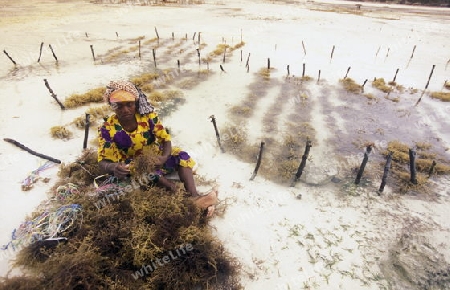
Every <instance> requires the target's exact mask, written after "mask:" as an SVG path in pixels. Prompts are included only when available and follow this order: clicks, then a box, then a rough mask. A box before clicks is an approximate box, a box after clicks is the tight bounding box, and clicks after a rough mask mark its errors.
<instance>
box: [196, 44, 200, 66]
mask: <svg viewBox="0 0 450 290" xmlns="http://www.w3.org/2000/svg"><path fill="white" fill-rule="evenodd" d="M196 50H197V56H198V65H199V66H200V49H198V48H196Z"/></svg>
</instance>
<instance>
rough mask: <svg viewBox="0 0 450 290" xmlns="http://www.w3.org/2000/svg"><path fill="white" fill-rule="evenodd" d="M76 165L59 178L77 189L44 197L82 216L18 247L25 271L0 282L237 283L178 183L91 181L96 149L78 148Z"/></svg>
mask: <svg viewBox="0 0 450 290" xmlns="http://www.w3.org/2000/svg"><path fill="white" fill-rule="evenodd" d="M76 164H77V165H73V166H68V165H66V166H63V167H62V168H61V171H60V177H61V179H60V181H59V182H58V184H65V183H67V182H76V183H74V184H73V185H72V186H76V187H77V191H76V192H77V194H71V195H67V196H66V198H65V199H52V200H51V203H52V204H53V205H55V203H56V204H57V203H64V204H67V203H70V204H78V205H79V206H80V208H82V220H81V219H77V220H75V221H73V224H72V226H71V227H70V230H67V231H64V232H62V233H60V234H59V237H60V238H64V240H65V242H60V243H56V244H53V245H52V246H46V245H49V243H53V241H50V240H42V241H35V242H34V243H31V244H29V245H28V246H26V247H24V248H23V249H22V250H20V251H19V253H18V255H17V259H16V262H15V265H14V266H15V267H20V268H22V269H23V270H24V273H26V275H24V276H20V277H4V278H3V279H1V283H0V288H2V289H180V290H181V289H242V287H241V285H240V284H239V281H238V270H239V264H238V262H237V261H236V259H235V258H233V257H232V256H230V254H229V253H228V252H227V251H226V250H225V249H224V247H223V246H222V244H221V242H220V241H219V240H218V239H217V238H216V237H214V236H213V235H212V233H211V230H210V227H208V220H207V219H206V218H205V216H204V213H203V211H202V210H201V209H199V208H198V207H197V206H196V205H195V204H194V203H193V201H192V200H191V199H190V198H188V197H186V196H185V192H184V191H183V190H178V191H177V192H175V193H169V192H167V191H166V190H164V189H160V188H157V187H152V186H149V187H145V189H142V187H141V186H139V184H136V182H135V181H126V180H125V181H117V180H116V181H114V180H113V179H107V180H110V182H103V183H101V184H99V185H98V187H94V186H93V185H92V184H93V181H94V178H95V176H96V174H97V173H96V172H95V171H94V169H95V168H96V167H98V166H97V159H96V153H95V152H93V151H87V152H85V153H84V154H83V155H82V156H81V157H80V158H79V159H78V160H77V162H76ZM79 165H82V167H79ZM139 167H142V166H140V165H139ZM141 169H142V168H141ZM83 172H84V173H85V174H84V175H83ZM83 179H85V180H83ZM77 181H79V182H77ZM88 181H89V182H88ZM58 184H57V185H58ZM57 185H55V187H56V186H57ZM47 205H48V203H47ZM51 208H53V206H52V207H50V208H49V207H47V208H46V209H45V210H47V211H48V210H50V209H51Z"/></svg>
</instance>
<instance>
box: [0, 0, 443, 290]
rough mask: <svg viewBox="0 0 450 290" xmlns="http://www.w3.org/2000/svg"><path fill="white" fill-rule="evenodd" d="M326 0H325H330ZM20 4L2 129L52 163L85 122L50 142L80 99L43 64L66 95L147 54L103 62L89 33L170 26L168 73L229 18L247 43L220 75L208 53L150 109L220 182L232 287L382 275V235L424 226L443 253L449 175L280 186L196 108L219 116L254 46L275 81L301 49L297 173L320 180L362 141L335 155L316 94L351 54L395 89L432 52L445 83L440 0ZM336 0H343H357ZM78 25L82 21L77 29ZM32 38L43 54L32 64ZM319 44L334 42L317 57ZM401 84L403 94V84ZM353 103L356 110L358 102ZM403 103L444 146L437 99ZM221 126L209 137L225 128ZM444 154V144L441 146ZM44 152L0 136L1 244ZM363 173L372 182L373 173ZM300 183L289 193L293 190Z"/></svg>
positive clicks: (222, 121)
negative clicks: (435, 2)
mask: <svg viewBox="0 0 450 290" xmlns="http://www.w3.org/2000/svg"><path fill="white" fill-rule="evenodd" d="M274 2H275V3H274ZM328 2H329V3H328V5H330V3H331V4H337V3H338V2H335V1H328ZM19 3H20V2H19ZM24 3H25V2H24ZM24 3H21V4H17V6H16V8H8V9H12V10H13V11H22V13H25V12H27V11H28V12H27V13H34V14H31V15H30V14H26V15H29V16H27V18H19V20H20V21H19V23H12V22H11V21H10V20H8V19H9V18H5V20H3V19H2V22H0V25H1V26H0V34H1V35H3V40H4V41H3V48H4V49H5V50H6V51H7V52H8V53H9V54H10V55H11V56H12V57H13V58H14V59H15V60H16V61H17V62H18V67H17V69H16V70H13V65H12V63H11V62H10V61H9V60H8V59H7V58H6V56H5V57H0V86H1V88H2V90H1V93H0V101H1V104H2V106H1V107H0V113H1V114H0V122H1V124H2V125H1V127H0V133H1V136H2V137H8V138H13V139H16V140H18V141H20V142H22V143H24V144H25V145H27V146H28V147H30V148H32V149H34V150H35V151H38V152H41V153H44V154H47V155H51V156H53V157H55V158H59V159H61V160H62V161H63V162H73V161H74V160H75V158H76V157H77V156H79V155H80V153H81V149H82V140H83V135H84V132H83V131H81V130H78V129H75V128H74V127H73V126H72V127H71V126H70V125H69V126H68V127H69V128H70V129H71V130H72V131H73V132H74V133H75V134H74V137H73V138H72V139H71V140H69V141H61V140H54V139H52V138H51V137H50V136H49V129H50V127H52V126H55V125H66V124H69V123H70V122H71V121H72V120H73V119H74V118H75V117H78V116H81V115H83V114H84V111H85V110H86V108H80V109H76V110H66V111H64V112H62V111H61V110H60V109H59V107H58V105H57V104H56V103H55V101H54V100H53V99H52V98H51V97H50V96H49V92H48V91H47V89H46V88H45V86H44V82H43V79H44V78H46V79H47V80H48V81H49V84H50V86H51V88H52V89H53V90H54V91H55V93H56V94H57V95H58V97H59V98H60V99H64V98H65V97H66V96H68V95H70V94H73V93H83V92H85V91H87V90H88V89H92V88H96V87H99V86H105V85H106V84H107V83H108V82H109V80H112V79H120V78H125V79H126V78H129V77H132V76H135V75H138V74H139V73H141V72H142V71H143V70H144V68H147V69H148V68H152V67H153V61H152V59H151V51H150V46H147V47H145V51H144V52H143V59H142V60H139V59H138V58H137V52H134V53H128V54H127V60H126V61H122V62H121V63H120V64H114V65H111V64H101V62H100V60H97V61H96V63H95V64H94V62H93V60H92V56H91V51H90V48H89V45H91V44H92V45H93V46H94V48H95V51H96V53H97V55H104V54H105V53H106V52H107V51H108V50H109V49H113V48H116V49H117V47H118V46H120V47H121V49H122V48H125V47H129V46H131V45H136V43H129V42H128V41H124V40H129V39H136V38H137V37H139V36H145V37H146V40H148V39H151V38H154V37H155V32H154V28H155V27H157V28H158V32H159V35H160V36H161V38H162V40H167V39H169V38H170V37H171V33H172V32H174V33H175V37H176V38H177V39H180V38H181V37H184V35H185V33H187V34H188V38H189V41H188V43H187V44H186V45H184V46H183V49H186V51H185V52H182V54H179V51H178V50H176V51H174V52H173V53H172V54H169V53H168V52H167V51H166V49H159V50H158V56H161V57H164V58H166V59H168V62H166V63H162V64H160V65H159V68H167V69H170V70H174V71H176V60H177V59H186V57H189V56H188V53H191V54H192V55H191V56H190V57H189V58H188V59H189V61H188V62H183V63H182V66H183V70H182V75H183V74H184V73H186V72H188V71H196V70H197V69H198V64H197V63H196V60H197V56H196V52H195V50H194V46H193V45H192V40H191V37H192V35H193V33H194V32H199V31H201V37H202V42H203V43H207V44H208V46H207V47H205V48H204V49H203V50H202V55H203V56H204V55H206V54H207V53H209V52H210V51H212V50H213V49H214V48H215V46H216V45H217V44H219V43H221V42H222V39H225V40H226V42H227V43H228V44H236V43H238V42H239V41H240V37H241V30H242V32H243V40H244V41H245V43H246V45H245V46H244V47H243V48H242V49H243V61H242V62H241V61H240V56H239V51H238V50H237V51H235V52H233V54H232V55H229V56H227V61H226V63H225V64H223V66H224V68H225V70H226V71H227V72H226V73H222V72H221V71H220V69H219V63H218V62H214V63H212V64H210V69H211V71H212V76H210V77H209V79H208V80H207V81H206V82H202V83H200V85H198V86H197V87H195V88H193V89H191V90H187V89H186V90H183V93H184V95H185V99H186V102H185V103H184V105H183V106H181V107H180V108H179V109H178V110H177V111H176V113H175V114H172V115H170V116H168V117H167V118H165V120H164V123H165V125H166V126H168V127H170V129H171V132H172V135H173V143H174V144H175V145H179V146H182V147H183V148H185V149H186V150H188V151H190V152H191V153H192V154H193V155H194V156H195V157H196V160H197V161H198V163H199V168H198V171H197V172H198V174H200V175H202V176H205V177H206V178H208V179H212V180H215V181H216V182H217V184H219V186H220V198H221V200H222V201H224V202H225V201H227V202H229V203H230V205H229V206H228V208H227V211H226V214H225V216H224V217H216V218H214V219H213V220H212V224H213V225H214V226H215V230H214V231H215V233H216V235H217V236H218V237H219V238H220V239H221V240H222V241H223V243H224V245H225V246H226V248H227V249H228V250H229V251H230V253H231V254H233V255H234V256H235V257H237V258H238V260H239V261H240V263H241V264H242V284H243V286H244V287H245V289H308V287H311V289H381V288H383V287H387V285H388V284H389V283H390V282H391V280H390V278H389V277H387V276H383V275H382V274H381V269H380V264H381V262H380V261H383V260H385V259H386V258H387V256H388V251H387V250H388V249H389V247H391V246H393V245H394V244H395V243H396V241H398V239H399V237H400V236H401V235H402V234H403V233H404V232H408V231H412V232H413V233H414V234H416V235H419V236H423V237H425V238H426V239H428V242H429V244H430V245H431V246H432V247H434V248H435V249H436V250H437V251H438V252H439V253H441V254H442V255H444V256H445V257H446V261H447V262H450V248H449V246H450V244H449V241H450V219H449V215H448V207H449V205H450V191H449V189H448V188H449V185H450V182H449V180H448V178H447V179H440V180H438V181H437V182H436V185H435V189H434V190H435V191H436V192H437V193H438V194H439V198H438V199H437V201H435V202H431V201H426V200H424V199H420V198H417V197H411V196H398V195H397V194H396V193H395V192H392V190H391V188H390V187H389V185H388V186H387V188H386V190H385V193H384V194H383V196H381V197H378V196H377V195H376V189H377V188H376V187H370V188H366V189H364V188H362V187H360V188H356V189H355V188H353V189H352V188H350V189H349V191H345V190H343V188H342V184H341V185H336V186H335V185H333V184H325V185H322V186H311V185H310V183H305V182H303V181H304V179H302V180H301V181H299V182H298V183H297V185H296V187H294V188H291V187H287V186H281V185H276V184H273V183H271V182H269V181H267V180H265V179H264V178H263V177H261V176H257V177H256V179H255V180H254V181H249V177H250V176H251V174H252V171H253V169H254V164H247V163H243V162H240V161H238V160H237V159H236V158H235V157H234V156H232V155H230V154H228V153H225V154H223V153H221V152H220V150H219V149H218V146H217V143H216V139H215V134H214V131H213V127H212V124H211V122H210V120H209V116H210V115H212V114H214V115H215V117H216V118H217V122H218V126H219V128H224V127H225V125H226V124H229V123H233V120H230V116H229V115H228V110H229V109H230V108H231V107H232V106H234V105H237V104H239V103H240V101H241V100H242V99H244V98H245V97H246V96H247V95H248V94H249V93H250V91H249V89H248V87H247V86H248V85H249V84H250V83H252V82H253V81H254V78H255V75H254V73H256V72H257V71H258V70H259V69H260V68H263V67H265V66H266V62H267V58H270V59H271V66H272V67H273V68H275V70H274V71H273V72H272V75H271V78H272V79H278V80H279V81H280V83H281V82H282V81H284V77H285V75H286V66H287V65H290V70H291V75H295V76H300V75H301V74H302V63H303V62H305V64H306V74H307V75H309V76H312V77H314V78H317V73H318V70H319V69H320V70H321V72H322V74H321V80H322V82H323V83H325V84H327V85H328V86H329V87H330V88H331V89H330V90H329V92H328V93H323V92H322V91H321V87H320V86H315V87H314V86H313V87H312V88H311V89H310V91H309V92H310V94H311V96H309V97H310V99H311V102H312V109H311V112H310V114H311V120H310V122H311V124H312V126H313V127H314V128H315V130H316V134H317V135H316V138H317V141H318V144H314V147H313V148H312V151H311V155H312V158H313V159H312V162H310V161H309V162H308V166H307V169H306V171H305V173H304V178H305V177H306V180H307V181H311V180H313V181H324V180H329V179H330V178H331V176H333V175H335V174H337V172H338V171H344V170H348V169H349V168H348V167H349V166H350V165H348V164H351V165H356V166H357V165H358V163H359V162H360V161H361V158H360V157H361V151H358V149H354V151H353V152H351V153H350V154H349V155H350V156H348V159H347V163H346V164H344V165H343V164H340V163H337V160H335V158H334V154H333V150H334V148H333V146H336V147H339V146H338V144H330V142H329V139H330V138H331V137H332V136H334V135H335V134H339V132H334V131H333V130H334V129H332V128H329V127H328V125H327V123H326V120H327V117H328V116H329V115H326V114H324V112H323V110H324V108H325V107H324V106H325V104H326V100H330V102H331V103H332V104H334V105H335V106H338V105H340V104H342V100H339V96H340V94H342V92H340V91H339V90H338V89H337V88H338V87H339V83H338V80H339V79H341V78H343V77H344V75H345V73H346V71H347V68H348V67H349V66H351V70H350V72H349V77H351V78H353V79H354V80H355V81H356V82H357V83H360V84H361V83H363V81H364V80H365V79H369V81H370V80H372V79H373V78H374V77H384V78H385V79H386V80H391V79H392V77H393V76H394V73H395V70H396V69H397V68H399V69H400V71H399V74H398V77H397V83H399V84H402V85H403V86H404V87H406V88H409V87H414V88H417V89H423V88H424V86H425V84H426V81H427V79H428V75H429V73H430V71H431V67H432V65H433V64H434V65H436V68H435V70H434V74H433V77H432V79H431V82H430V85H429V90H431V91H440V90H441V89H442V85H443V83H444V81H445V80H447V79H450V73H449V70H448V68H446V67H445V65H446V62H447V61H448V60H449V58H450V55H449V51H450V49H449V48H450V30H449V29H448V28H449V25H450V17H449V16H448V15H450V13H449V12H450V10H449V9H443V10H441V11H444V12H445V13H446V15H445V14H441V15H440V16H434V17H426V16H425V15H422V14H407V13H406V10H405V9H401V10H398V9H399V8H398V6H394V5H392V6H388V8H389V9H384V10H373V11H370V9H372V8H370V7H375V8H380V7H384V6H387V5H376V4H366V3H363V8H362V9H363V10H364V11H365V13H366V16H359V15H354V14H349V13H335V12H321V11H318V10H315V9H310V8H320V9H325V8H326V7H327V6H326V5H320V6H313V5H316V4H317V3H315V4H314V3H313V2H305V1H300V2H299V3H296V4H295V5H294V4H281V3H280V4H278V2H277V1H226V2H225V1H207V3H206V4H203V5H198V6H166V7H164V6H152V7H148V6H143V7H141V6H130V5H123V6H118V5H92V4H89V3H83V2H75V3H72V4H71V3H58V4H57V3H55V2H53V1H42V3H41V4H36V7H35V9H39V10H40V9H42V11H45V13H46V14H41V15H39V14H37V13H36V12H33V11H34V10H29V9H28V10H26V11H25V10H24V8H23V7H26V5H25V4H24ZM324 3H325V2H324ZM339 3H341V4H345V5H347V6H346V7H350V8H351V9H353V7H354V4H355V3H354V2H344V1H342V2H339ZM44 4H45V5H44ZM21 5H22V6H21ZM350 8H349V9H350ZM375 8H373V9H375ZM409 8H411V7H409ZM5 9H6V8H5ZM414 9H418V7H414ZM425 10H430V11H435V10H433V9H429V8H427V9H425ZM5 11H6V10H4V11H2V12H3V13H4V12H5ZM49 11H51V12H49ZM69 11H70V12H69ZM49 14H51V15H50V16H48V17H44V15H49ZM59 15H60V16H59ZM2 18H3V17H2ZM26 31H28V32H26ZM85 32H87V33H88V34H89V37H88V38H86V36H85ZM116 32H117V33H118V34H119V37H116V34H115V33H116ZM42 41H43V42H44V43H45V46H44V52H43V56H42V58H41V63H40V64H38V63H37V62H36V61H37V58H38V55H39V45H40V43H41V42H42ZM302 41H303V42H304V44H305V48H306V52H307V53H306V56H305V55H304V52H303V48H302ZM49 43H50V44H52V46H53V48H54V49H55V53H56V55H57V56H58V58H59V59H60V61H59V65H58V66H55V62H54V59H53V58H52V55H51V52H50V50H49V49H48V44H49ZM333 45H335V52H334V55H333V59H332V61H331V62H330V53H331V49H332V47H333ZM414 45H417V48H416V51H415V54H414V58H413V59H412V60H411V62H410V63H409V64H408V61H409V58H410V55H411V52H412V49H413V46H414ZM377 51H378V55H376V53H377ZM248 53H251V57H250V73H246V68H245V60H246V58H247V55H248ZM202 68H203V69H206V66H205V65H202ZM182 75H179V76H178V75H177V76H176V77H175V82H174V84H176V83H177V81H178V79H180V80H181V79H182ZM369 87H370V84H369V83H368V84H367V85H366V88H367V90H368V91H369V92H372V91H373V90H372V89H371V88H369ZM279 94H280V91H279V87H278V85H275V86H274V87H272V88H270V89H268V90H267V93H266V95H265V96H263V97H262V99H261V100H260V101H259V102H258V103H257V106H256V107H255V108H254V110H255V112H254V114H253V116H252V117H251V118H250V119H248V120H246V121H245V123H244V124H242V125H245V127H246V128H247V129H248V131H249V139H250V140H251V141H253V142H254V143H255V144H256V145H255V146H257V145H258V144H259V142H260V141H262V140H264V138H266V137H267V136H265V133H264V128H263V125H262V118H263V117H264V115H265V113H266V111H267V109H268V108H269V107H271V106H272V105H273V104H274V101H273V100H274V99H275V98H277V96H278V95H279ZM288 97H289V101H288V102H287V103H280V104H278V105H279V106H281V107H282V111H283V112H285V113H286V114H285V115H286V116H287V115H289V114H291V113H292V112H293V111H295V109H296V108H297V107H296V106H295V104H296V99H295V98H296V96H288ZM402 98H403V99H408V93H404V95H402ZM291 99H292V100H293V101H291ZM415 100H416V95H415V96H414V100H411V101H408V102H407V104H405V103H400V104H399V105H398V106H399V108H401V107H402V106H404V107H407V106H410V103H411V102H415ZM92 106H94V105H92ZM353 106H354V108H357V107H358V106H359V104H358V103H355V104H353ZM417 112H418V114H419V115H420V116H421V118H422V119H423V120H425V121H427V122H426V123H428V124H429V127H426V128H425V127H423V126H421V127H420V126H419V129H420V130H431V132H433V133H434V134H435V136H439V137H440V138H441V139H442V140H441V142H442V144H443V145H442V146H443V147H450V132H449V131H448V130H449V129H448V128H449V127H450V126H449V125H450V124H449V120H448V115H449V113H450V105H449V104H448V103H440V102H438V101H435V100H430V99H429V98H428V97H427V96H425V97H424V98H423V100H422V103H421V106H419V107H418V109H417ZM330 115H331V116H335V117H336V118H337V122H336V123H337V124H336V126H337V128H339V129H340V131H341V132H343V133H345V132H346V130H349V128H346V127H345V126H346V125H345V122H344V121H343V120H342V119H341V116H340V115H339V114H337V113H336V112H333V113H331V114H330ZM285 121H286V120H283V118H280V119H278V120H277V127H278V128H279V134H280V135H279V136H275V137H279V138H281V136H282V135H281V132H283V131H284V130H285V128H284V123H285ZM221 133H222V136H223V135H224V134H227V132H223V131H222V132H221ZM90 137H91V139H92V138H95V129H92V130H91V135H90ZM271 137H274V136H271ZM375 141H376V142H378V144H386V143H387V142H388V141H390V140H386V139H385V138H384V137H383V136H379V137H375ZM330 146H331V147H330ZM267 150H270V148H269V149H267ZM330 153H331V154H330ZM358 154H359V155H358ZM446 154H447V157H448V156H449V153H448V152H447V153H446ZM299 157H300V156H299ZM255 162H256V156H255ZM42 163H43V161H42V160H41V159H39V158H37V157H34V156H31V155H29V154H27V153H25V152H23V151H21V150H20V149H18V148H16V147H14V146H12V145H10V144H8V143H6V142H0V172H1V173H0V184H1V185H2V191H1V192H0V200H1V202H0V221H1V224H0V244H1V245H3V244H6V243H7V242H8V241H9V238H10V234H11V231H12V230H13V229H14V228H16V227H17V226H18V225H19V224H20V223H21V222H22V221H23V220H24V218H25V216H26V215H28V214H30V213H31V212H32V211H33V209H34V208H35V207H36V206H37V205H38V204H39V203H40V202H41V201H42V200H44V199H45V198H46V191H47V190H48V188H49V187H50V186H51V183H52V181H55V180H56V175H55V174H56V172H57V168H53V169H51V170H48V171H45V172H44V174H43V175H45V176H48V177H50V178H51V181H50V184H44V183H41V182H38V183H37V184H36V185H35V186H34V188H33V189H32V190H30V191H28V192H23V191H21V189H20V181H21V180H22V179H24V178H25V177H26V176H27V174H28V173H29V172H30V171H32V170H34V169H36V168H37V167H38V166H39V165H40V164H42ZM380 174H381V173H380ZM341 177H342V176H341ZM347 177H348V176H347ZM352 178H353V177H352ZM374 182H375V184H377V183H378V180H374ZM299 194H301V196H302V198H301V199H297V198H296V197H297V196H298V195H299ZM353 195H355V196H353ZM9 257H10V256H8V258H9ZM8 268H9V263H8V260H7V259H3V260H2V262H1V264H0V274H1V275H4V274H6V272H7V270H8ZM391 283H392V282H391ZM393 286H394V287H395V286H397V287H399V285H393ZM397 289H399V288H397Z"/></svg>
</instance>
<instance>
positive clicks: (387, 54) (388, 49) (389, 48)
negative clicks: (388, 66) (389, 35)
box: [386, 47, 391, 57]
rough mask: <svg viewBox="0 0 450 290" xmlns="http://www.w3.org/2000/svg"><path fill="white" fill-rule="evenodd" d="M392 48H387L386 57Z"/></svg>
mask: <svg viewBox="0 0 450 290" xmlns="http://www.w3.org/2000/svg"><path fill="white" fill-rule="evenodd" d="M390 50H391V49H390V48H389V47H388V50H387V52H386V57H388V56H389V51H390Z"/></svg>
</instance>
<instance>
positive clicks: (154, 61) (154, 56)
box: [152, 48, 156, 68]
mask: <svg viewBox="0 0 450 290" xmlns="http://www.w3.org/2000/svg"><path fill="white" fill-rule="evenodd" d="M152 53H153V63H154V64H155V68H156V52H155V49H154V48H153V49H152Z"/></svg>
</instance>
